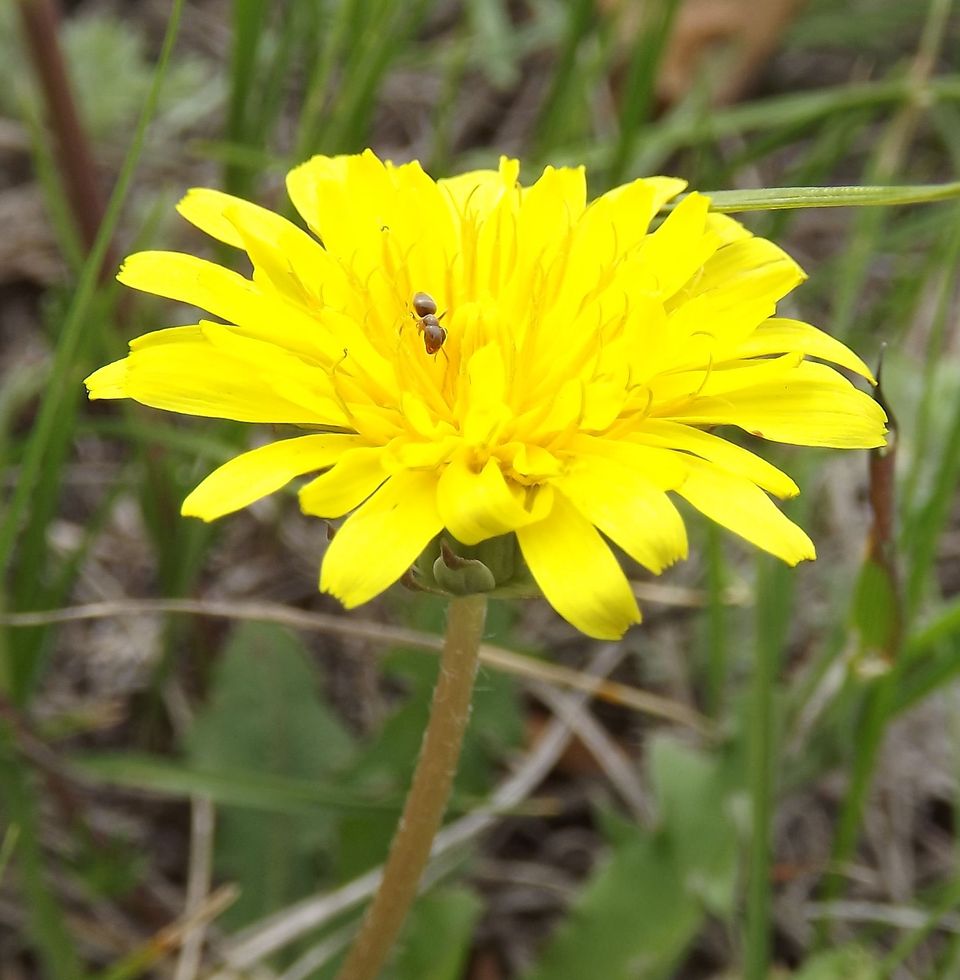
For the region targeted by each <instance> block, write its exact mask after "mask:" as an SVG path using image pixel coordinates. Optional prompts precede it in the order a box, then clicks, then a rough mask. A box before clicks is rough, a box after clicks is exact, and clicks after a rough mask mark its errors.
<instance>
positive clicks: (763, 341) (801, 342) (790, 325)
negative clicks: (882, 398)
mask: <svg viewBox="0 0 960 980" xmlns="http://www.w3.org/2000/svg"><path fill="white" fill-rule="evenodd" d="M783 351H800V352H802V353H804V354H806V355H807V356H808V357H818V358H820V360H822V361H830V362H831V363H833V364H839V365H840V366H841V367H845V368H848V369H849V370H850V371H853V372H854V373H855V374H859V375H860V376H861V377H863V378H866V379H867V381H869V382H870V383H871V384H876V383H877V381H876V378H874V376H873V374H872V373H871V371H870V368H868V367H867V365H866V364H864V363H863V361H862V360H860V358H859V357H857V355H856V354H854V352H853V351H852V350H850V348H849V347H847V345H846V344H843V343H841V342H840V341H839V340H837V339H836V338H835V337H831V336H830V334H828V333H824V332H823V331H822V330H818V329H817V328H816V327H814V326H812V325H811V324H809V323H804V322H803V321H802V320H787V319H781V318H779V317H775V318H773V319H770V320H766V321H765V322H764V323H761V324H760V326H759V327H757V329H756V330H754V332H753V333H752V334H750V336H749V337H748V338H747V339H746V340H745V341H744V342H743V343H742V344H740V346H739V347H738V348H737V352H736V353H737V356H738V357H762V356H765V355H768V354H779V353H782V352H783Z"/></svg>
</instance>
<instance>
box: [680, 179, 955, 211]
mask: <svg viewBox="0 0 960 980" xmlns="http://www.w3.org/2000/svg"><path fill="white" fill-rule="evenodd" d="M703 193H704V194H705V195H706V196H707V197H709V198H710V210H711V211H718V212H719V213H720V214H731V213H734V212H737V211H781V210H784V209H788V208H864V207H896V206H901V205H904V204H931V203H933V202H935V201H949V200H952V199H954V198H958V197H960V181H952V182H950V183H947V184H903V185H900V186H897V185H892V186H886V185H855V186H842V187H761V188H757V189H756V190H742V191H741V190H737V191H704V192H703ZM678 200H682V198H679V199H678ZM674 206H675V205H674Z"/></svg>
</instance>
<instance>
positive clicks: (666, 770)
mask: <svg viewBox="0 0 960 980" xmlns="http://www.w3.org/2000/svg"><path fill="white" fill-rule="evenodd" d="M650 779H651V782H652V784H653V787H654V792H655V794H656V798H657V801H658V805H659V807H660V819H661V825H662V827H663V832H664V834H665V835H666V836H667V838H668V839H669V841H670V843H671V844H672V845H673V851H674V854H675V855H676V861H677V865H678V873H679V874H680V875H681V876H682V878H683V883H684V886H685V887H686V888H687V890H688V891H689V892H690V894H692V895H695V896H696V897H698V898H699V899H700V900H701V901H702V902H703V904H704V906H705V907H706V908H707V910H708V911H710V912H712V913H714V914H715V915H725V916H728V915H730V913H731V912H732V911H733V906H734V899H735V893H736V885H737V866H738V840H737V832H736V824H735V820H734V807H735V804H736V798H735V794H734V792H733V786H732V781H733V778H732V773H731V772H730V768H729V766H727V765H725V762H724V760H723V759H722V757H720V756H719V755H714V756H708V755H705V754H704V753H701V752H697V751H695V750H694V749H691V748H688V747H687V746H685V745H682V744H681V743H680V742H678V741H676V740H675V739H672V738H667V737H661V738H656V739H655V740H654V741H653V744H652V745H651V747H650Z"/></svg>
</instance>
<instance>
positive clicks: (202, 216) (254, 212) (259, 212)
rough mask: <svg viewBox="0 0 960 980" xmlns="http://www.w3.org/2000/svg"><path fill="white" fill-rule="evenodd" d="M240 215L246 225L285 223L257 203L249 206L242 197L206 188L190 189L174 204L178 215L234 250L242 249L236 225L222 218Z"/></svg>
mask: <svg viewBox="0 0 960 980" xmlns="http://www.w3.org/2000/svg"><path fill="white" fill-rule="evenodd" d="M228 209H229V210H232V211H233V212H234V213H235V214H236V213H240V212H242V213H243V214H244V215H245V221H246V222H253V221H259V222H263V223H273V222H276V221H285V220H286V219H284V218H281V217H280V215H278V214H276V213H275V212H273V211H269V210H267V209H266V208H262V207H260V206H259V205H258V204H251V203H250V201H245V200H244V199H243V198H242V197H234V196H233V195H232V194H224V193H223V191H215V190H212V189H211V188H208V187H193V188H191V189H190V190H189V191H187V193H186V195H185V196H184V198H183V199H182V200H181V201H180V203H179V204H178V205H177V210H178V211H179V212H180V214H181V215H182V216H183V217H184V218H186V219H187V221H189V222H190V224H192V225H195V226H196V227H197V228H199V229H200V230H201V231H204V232H206V233H207V234H208V235H210V237H211V238H216V239H217V240H218V241H221V242H223V243H224V244H226V245H232V246H233V247H234V248H243V239H242V238H240V236H239V235H238V234H237V229H236V225H235V224H234V222H233V221H230V220H228V219H227V218H226V217H225V212H226V211H227V210H228Z"/></svg>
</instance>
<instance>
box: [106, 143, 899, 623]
mask: <svg viewBox="0 0 960 980" xmlns="http://www.w3.org/2000/svg"><path fill="white" fill-rule="evenodd" d="M518 173H519V167H518V164H517V162H516V161H513V160H507V159H503V160H501V162H500V166H499V169H497V170H480V171H473V172H470V173H464V174H461V175H459V176H455V177H452V178H450V179H446V180H437V181H434V180H433V179H432V178H430V177H429V176H428V175H427V174H426V173H424V171H423V169H422V168H421V167H420V165H419V164H417V163H409V164H404V165H402V166H394V165H392V164H390V163H388V162H382V161H381V160H380V159H378V158H377V157H376V156H375V155H374V154H373V153H372V152H370V151H369V150H368V151H366V152H365V153H362V154H359V155H351V156H338V157H315V158H313V159H312V160H310V161H308V162H307V163H305V164H303V165H302V166H300V167H298V168H296V169H295V170H293V171H292V172H291V173H290V174H289V175H288V178H287V189H288V192H289V194H290V197H291V199H292V201H293V204H294V205H295V207H296V209H297V211H298V212H299V214H300V216H301V217H302V219H303V220H304V222H305V223H306V226H307V228H308V229H309V232H308V231H305V230H303V229H301V228H300V227H299V226H298V225H296V224H294V223H292V222H290V221H287V220H286V219H285V218H282V217H280V216H279V215H277V214H275V213H273V212H271V211H269V210H266V209H264V208H261V207H259V206H257V205H254V204H251V203H248V202H246V201H243V200H240V199H238V198H235V197H231V196H229V195H226V194H223V193H220V192H218V191H214V190H200V189H198V190H192V191H190V192H189V193H188V194H187V196H186V197H185V198H184V199H183V201H182V202H181V203H180V205H179V211H180V213H181V214H182V215H183V216H184V217H185V218H186V219H187V220H188V221H190V222H192V223H193V224H194V225H196V226H197V227H199V228H200V229H202V230H203V231H204V232H206V233H207V234H209V235H211V236H213V237H214V238H216V239H219V240H220V241H221V242H225V243H226V244H228V245H231V246H235V247H236V248H238V249H242V250H244V251H245V252H246V253H247V256H248V257H249V260H250V263H251V264H252V267H253V272H252V276H250V277H246V276H244V275H241V274H239V273H236V272H233V271H230V270H228V269H226V268H223V267H221V266H219V265H216V264H214V263H212V262H209V261H206V260H203V259H200V258H197V257H194V256H191V255H187V254H181V253H176V252H160V251H151V252H141V253H138V254H135V255H132V256H130V257H129V258H128V259H127V260H126V262H125V263H124V265H123V267H122V269H121V271H120V274H119V279H120V281H121V282H123V283H125V284H127V285H128V286H132V287H134V288H136V289H140V290H144V291H146V292H148V293H155V294H158V295H160V296H164V297H168V298H170V299H174V300H179V301H181V302H183V303H187V304H190V305H193V306H196V307H199V308H200V309H202V310H205V311H207V312H208V313H210V314H212V315H213V317H216V318H217V320H218V321H222V322H215V321H214V320H204V319H202V320H200V321H199V322H197V323H193V324H190V325H188V326H177V327H171V328H169V329H164V330H158V331H155V332H153V333H149V334H146V335H145V336H142V337H140V338H138V339H137V340H134V341H133V342H132V343H131V345H130V353H129V355H128V356H127V357H125V358H124V359H123V360H120V361H117V362H115V363H113V364H109V365H107V366H106V367H104V368H101V369H100V370H99V371H96V372H95V373H94V374H93V375H91V376H90V378H88V379H87V386H88V388H89V391H90V396H91V397H92V398H123V397H128V398H133V399H135V400H136V401H138V402H141V403H143V404H145V405H149V406H152V407H154V408H160V409H166V410H169V411H174V412H181V413H186V414H190V415H201V416H209V417H214V418H224V419H235V420H240V421H245V422H260V423H291V424H293V425H295V426H299V427H301V428H302V429H303V430H304V434H300V435H296V436H294V437H290V438H282V439H279V440H278V441H275V442H271V443H269V444H267V445H264V446H261V447H259V448H257V449H253V450H252V451H249V452H246V453H243V454H241V455H239V456H237V457H235V458H234V459H232V460H230V461H229V462H227V463H226V464H225V465H223V466H221V467H220V468H219V469H217V470H215V471H214V472H213V473H212V474H211V475H210V476H209V477H207V479H205V480H204V481H203V482H202V483H201V484H200V485H199V486H198V487H197V488H196V490H194V491H193V493H191V494H190V496H189V497H188V498H187V499H186V501H185V502H184V504H183V513H184V514H186V515H192V516H197V517H200V518H203V519H204V520H213V519H215V518H217V517H220V516H222V515H224V514H227V513H230V512H232V511H235V510H238V509H239V508H242V507H244V506H246V505H248V504H250V503H252V502H253V501H255V500H257V499H259V498H261V497H263V496H266V495H267V494H270V493H272V492H273V491H275V490H277V489H279V488H280V487H282V486H284V485H285V484H287V483H288V482H289V481H291V480H293V479H294V478H296V477H298V476H304V475H312V479H310V480H309V482H306V483H305V485H304V486H303V487H302V489H301V490H300V504H301V506H302V509H303V510H304V512H306V513H307V514H312V515H317V516H319V517H323V518H339V517H344V516H346V520H345V521H344V522H343V524H342V527H340V529H339V530H338V532H337V534H336V536H335V537H334V538H333V540H332V541H331V543H330V546H329V548H328V549H327V552H326V554H325V556H324V559H323V564H322V571H321V577H320V587H321V589H323V590H324V591H327V592H330V593H332V594H333V595H335V596H337V597H338V598H339V599H340V600H341V601H342V602H343V603H344V604H345V605H346V606H348V607H353V606H356V605H358V604H360V603H363V602H366V601H367V600H369V599H371V598H372V597H374V596H376V595H377V594H378V593H380V592H382V591H383V590H384V589H386V588H387V587H388V586H390V585H391V584H392V583H394V582H396V581H397V580H398V579H399V578H400V577H401V576H403V575H404V573H405V572H406V571H407V569H408V568H409V567H410V566H411V564H412V563H413V562H415V561H416V559H417V558H418V556H419V555H420V554H421V553H422V552H423V551H424V549H425V548H426V547H427V546H428V545H429V544H430V543H431V542H432V541H433V540H434V539H435V538H436V537H437V535H439V534H441V533H443V534H445V535H447V536H449V537H450V538H452V539H454V540H455V541H456V542H460V543H462V544H464V545H476V544H478V543H480V542H483V541H486V540H488V539H493V538H497V537H499V536H502V535H515V536H516V543H517V544H518V545H519V549H520V551H521V552H522V555H523V558H524V561H525V562H526V565H527V567H528V568H529V571H530V573H531V574H532V576H533V578H534V579H535V580H536V583H537V585H538V586H539V587H540V589H541V590H542V592H543V594H544V595H545V596H546V598H547V599H548V600H549V601H550V602H551V603H552V605H553V606H554V607H555V608H556V610H557V611H558V612H559V613H560V614H561V615H562V616H564V617H565V618H566V619H567V620H569V622H571V623H572V624H574V625H575V626H576V627H578V628H579V629H580V630H582V631H583V632H585V633H587V634H590V635H592V636H597V637H617V636H619V635H621V634H622V633H623V631H624V630H625V629H626V628H627V627H628V626H629V625H630V624H631V623H633V622H636V621H638V620H639V618H640V614H639V611H638V609H637V604H636V601H635V599H634V595H633V593H632V590H631V587H630V584H629V582H628V579H627V577H626V576H625V574H624V572H623V570H622V567H621V564H620V562H619V561H618V559H617V558H616V557H615V555H614V552H613V551H612V550H611V547H610V542H613V543H614V544H616V545H617V546H618V547H619V548H620V549H622V551H623V552H625V553H626V555H628V556H629V557H630V558H632V559H634V560H635V561H637V562H639V563H640V564H641V565H643V566H645V567H646V568H648V569H650V570H651V571H653V572H655V573H659V572H661V571H662V570H663V569H665V568H666V567H668V566H669V565H671V564H672V563H674V562H675V561H677V560H678V559H680V558H683V557H685V556H686V553H687V537H686V532H685V529H684V524H683V520H682V519H681V516H680V514H679V512H678V510H677V508H676V506H675V503H674V497H673V496H672V495H676V496H679V497H682V498H684V499H686V500H687V501H688V502H689V503H690V504H691V505H692V506H693V507H695V508H696V509H698V510H700V511H701V512H702V513H704V514H705V515H706V516H707V517H709V518H711V519H712V520H714V521H716V522H717V523H718V524H720V525H722V526H724V527H726V528H728V529H729V530H730V531H732V532H734V533H735V534H738V535H740V536H741V537H742V538H745V539H746V540H747V541H750V542H752V543H753V544H754V545H757V546H758V547H760V548H762V549H764V550H766V551H768V552H770V553H772V554H774V555H776V556H778V557H779V558H781V559H783V560H784V561H786V562H788V563H790V564H795V563H797V562H798V561H801V560H803V559H808V558H813V557H814V547H813V544H812V543H811V541H810V539H809V537H808V536H807V535H806V534H805V533H804V532H803V531H802V530H801V529H800V528H799V527H797V526H796V525H795V524H793V523H792V522H791V521H790V520H788V519H787V518H786V517H785V516H784V515H783V513H782V512H781V511H780V510H779V509H778V508H777V506H776V505H775V504H774V502H773V500H772V499H771V496H772V497H778V498H787V497H791V496H794V495H795V494H797V493H798V488H797V486H796V484H795V483H794V482H793V481H792V480H791V479H790V478H789V477H788V476H786V475H785V474H784V473H782V472H781V471H780V470H778V469H777V468H775V467H774V466H772V465H771V464H769V463H768V462H766V461H764V460H763V459H762V458H761V457H759V456H757V455H756V454H754V453H753V452H751V451H749V450H747V449H745V448H743V447H741V446H739V445H737V444H736V443H734V442H732V441H729V440H728V439H726V438H724V437H723V436H722V435H721V434H718V433H717V432H715V431H714V429H715V427H717V426H735V427H738V428H739V429H742V430H744V431H745V432H747V433H750V434H752V435H754V436H760V437H762V438H766V439H770V440H774V441H777V442H783V443H794V444H798V445H807V446H832V447H838V448H867V447H874V446H879V445H882V444H883V434H884V422H885V419H884V414H883V411H882V409H881V408H880V407H879V406H878V405H877V403H876V402H875V401H874V400H873V399H872V398H870V397H869V396H868V395H867V394H865V393H863V392H861V391H860V390H858V389H857V388H856V387H855V386H854V385H853V384H851V383H850V382H849V381H848V380H847V379H846V378H845V377H844V376H843V375H842V374H841V373H840V372H839V371H838V370H836V368H835V367H833V366H831V365H839V366H842V367H844V368H846V369H848V370H849V371H852V372H854V373H856V374H859V375H861V376H863V377H865V378H867V379H868V380H872V379H871V376H870V372H869V370H868V368H867V367H866V366H865V365H864V363H863V362H862V361H861V360H860V359H859V358H858V357H857V356H856V355H855V354H853V353H852V352H851V351H850V350H849V349H848V348H847V347H845V346H844V345H843V344H841V343H840V342H838V341H837V340H835V339H833V338H831V337H830V336H829V335H827V334H826V333H824V332H822V331H820V330H818V329H817V328H815V327H813V326H811V325H809V324H807V323H803V322H800V321H798V320H794V319H786V318H781V317H777V316H775V310H776V304H777V302H778V301H779V300H781V299H782V298H783V297H784V296H785V295H786V294H787V293H789V292H790V291H791V290H792V289H793V288H794V287H795V286H796V285H798V284H799V283H800V282H801V281H802V280H803V278H804V275H803V273H802V271H801V270H800V268H799V267H798V266H797V264H796V263H795V262H794V261H793V260H792V259H791V258H790V257H789V256H788V255H786V254H785V253H784V252H783V251H782V250H781V249H780V248H778V247H777V246H776V245H774V244H773V243H771V242H769V241H766V240H764V239H762V238H758V237H755V236H753V235H751V234H750V233H749V232H748V231H747V230H746V229H745V228H744V227H743V226H741V225H740V224H738V223H737V222H735V221H734V220H732V219H731V218H728V217H725V216H723V215H718V214H714V213H711V212H710V211H709V204H710V202H709V199H708V198H707V197H705V196H703V195H701V194H697V193H690V194H688V195H686V196H685V197H683V198H682V199H680V200H679V202H678V203H676V205H675V206H674V207H673V208H672V210H670V211H669V213H668V214H667V216H666V217H665V218H664V219H663V220H662V221H660V222H659V223H657V222H656V221H655V218H656V216H657V215H658V212H660V211H661V209H663V207H664V205H666V204H667V203H668V202H669V201H671V200H672V199H674V198H675V197H676V196H677V195H678V194H680V193H681V192H682V191H683V190H684V183H683V182H682V181H680V180H676V179H672V178H664V177H655V178H649V179H639V180H635V181H633V182H631V183H628V184H625V185H624V186H621V187H618V188H616V189H614V190H612V191H610V192H608V193H606V194H603V195H602V196H600V197H598V198H597V199H595V200H593V201H592V202H590V203H589V204H588V202H587V193H586V178H585V173H584V170H583V168H559V169H554V168H552V167H547V168H546V170H545V171H544V172H543V174H542V176H541V177H540V178H539V179H538V180H537V181H536V183H534V184H533V185H532V186H529V187H522V186H521V185H520V184H519V183H518ZM311 233H312V234H311ZM418 294H424V295H425V296H426V299H424V295H420V296H418ZM433 310H435V312H432V311H433Z"/></svg>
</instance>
